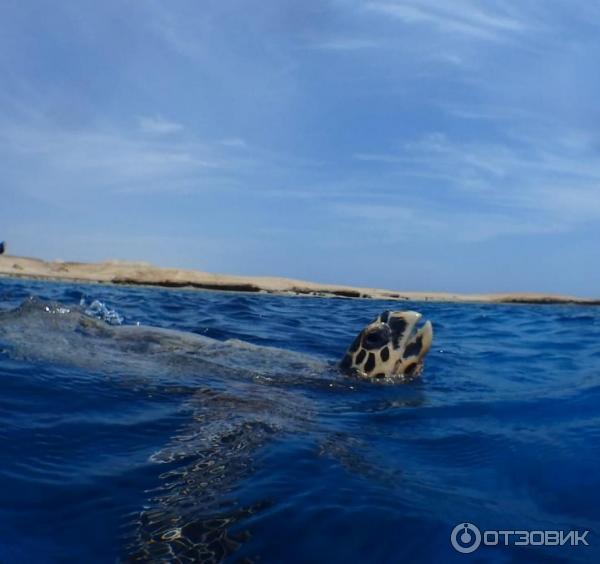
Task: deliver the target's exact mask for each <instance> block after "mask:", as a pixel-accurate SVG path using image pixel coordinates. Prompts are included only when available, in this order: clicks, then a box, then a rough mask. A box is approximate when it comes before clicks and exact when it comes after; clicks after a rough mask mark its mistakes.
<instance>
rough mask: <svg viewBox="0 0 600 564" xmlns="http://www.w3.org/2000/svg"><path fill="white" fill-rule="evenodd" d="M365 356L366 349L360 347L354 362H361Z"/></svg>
mask: <svg viewBox="0 0 600 564" xmlns="http://www.w3.org/2000/svg"><path fill="white" fill-rule="evenodd" d="M365 356H367V351H366V350H365V349H360V352H359V353H358V354H357V355H356V359H355V362H356V364H361V363H362V361H363V360H364V359H365Z"/></svg>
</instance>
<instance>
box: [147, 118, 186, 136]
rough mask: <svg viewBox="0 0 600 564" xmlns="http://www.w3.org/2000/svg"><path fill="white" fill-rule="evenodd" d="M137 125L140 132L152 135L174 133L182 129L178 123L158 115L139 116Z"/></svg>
mask: <svg viewBox="0 0 600 564" xmlns="http://www.w3.org/2000/svg"><path fill="white" fill-rule="evenodd" d="M138 125H139V128H140V130H141V131H142V132H144V133H150V134H154V135H165V134H168V133H176V132H178V131H181V130H182V129H183V125H181V124H180V123H177V122H174V121H169V120H167V119H164V118H163V117H160V116H154V117H150V116H140V117H139V118H138Z"/></svg>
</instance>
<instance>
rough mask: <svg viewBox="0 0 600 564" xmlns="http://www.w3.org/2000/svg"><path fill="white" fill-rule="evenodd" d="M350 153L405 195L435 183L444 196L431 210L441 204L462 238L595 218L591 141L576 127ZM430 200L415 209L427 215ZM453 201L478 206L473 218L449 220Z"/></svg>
mask: <svg viewBox="0 0 600 564" xmlns="http://www.w3.org/2000/svg"><path fill="white" fill-rule="evenodd" d="M563 139H564V141H563ZM355 158H356V159H357V160H358V161H360V162H362V163H364V166H365V167H378V169H379V173H380V174H381V168H382V167H385V168H384V169H383V170H385V171H386V174H387V175H388V176H390V177H392V178H396V179H397V181H398V179H404V181H403V184H404V189H403V193H404V194H405V193H406V192H409V191H410V190H409V187H410V185H411V183H412V184H415V185H417V186H419V185H420V184H419V180H420V179H426V181H427V182H428V183H429V185H431V182H432V181H435V189H436V190H437V192H438V193H439V194H441V195H442V196H443V198H442V203H441V204H439V205H438V209H439V207H440V205H441V206H444V204H443V201H446V204H445V205H446V206H447V207H446V211H445V212H444V214H445V215H446V217H447V218H448V221H449V222H450V224H452V225H454V226H455V227H456V233H458V234H460V233H462V235H461V237H463V238H465V236H466V234H467V235H468V237H467V238H469V237H473V236H475V237H477V238H479V237H491V236H496V235H501V234H507V233H546V232H553V231H564V230H566V229H570V228H574V227H576V226H577V225H579V224H582V223H586V222H590V221H600V154H598V152H597V150H596V149H595V140H594V139H590V138H589V137H588V136H586V135H578V134H577V132H571V133H570V134H569V132H559V131H554V132H552V133H550V132H544V134H539V135H535V136H531V137H527V136H525V135H523V134H521V136H520V137H519V138H518V139H512V140H511V142H510V143H500V142H496V143H491V142H483V141H482V142H465V141H456V140H453V139H451V138H448V137H447V136H445V135H443V134H440V133H434V134H431V135H429V136H425V137H424V138H421V139H419V140H417V141H415V142H411V143H405V144H403V145H402V146H401V148H400V150H398V151H396V152H393V153H363V154H357V155H355ZM415 193H416V194H418V190H415ZM415 199H416V200H417V201H418V196H417V197H415V198H413V204H414V200H415ZM430 200H431V196H429V200H426V199H423V200H422V202H421V205H419V206H418V209H422V210H423V211H424V213H425V214H426V215H427V214H428V213H431V212H430V206H429V205H428V201H430ZM392 205H393V203H392ZM459 206H462V207H472V208H473V209H476V210H478V213H479V215H480V218H479V219H477V220H476V221H475V220H473V219H472V218H471V219H470V217H471V216H469V217H467V218H463V219H464V221H463V219H461V221H458V222H456V221H455V219H456V217H462V216H461V214H460V213H459V214H458V215H457V207H459ZM442 211H443V210H442ZM436 218H437V219H438V220H441V216H439V215H438V216H436ZM461 226H462V227H461ZM473 234H475V235H473ZM448 235H449V236H451V233H449V234H448Z"/></svg>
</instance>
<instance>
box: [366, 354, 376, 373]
mask: <svg viewBox="0 0 600 564" xmlns="http://www.w3.org/2000/svg"><path fill="white" fill-rule="evenodd" d="M373 368H375V355H374V354H373V353H369V358H368V359H367V363H366V364H365V372H367V373H368V372H371V370H373Z"/></svg>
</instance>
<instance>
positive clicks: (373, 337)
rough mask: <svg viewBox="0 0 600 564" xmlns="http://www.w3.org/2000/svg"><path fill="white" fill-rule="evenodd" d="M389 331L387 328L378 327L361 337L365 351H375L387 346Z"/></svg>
mask: <svg viewBox="0 0 600 564" xmlns="http://www.w3.org/2000/svg"><path fill="white" fill-rule="evenodd" d="M389 333H390V331H389V329H388V328H387V327H385V326H384V327H378V328H377V329H371V330H370V331H369V332H367V333H365V336H364V337H363V346H364V347H365V348H366V349H377V348H381V347H383V346H384V345H385V344H387V342H388V340H389V336H390V335H389Z"/></svg>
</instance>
